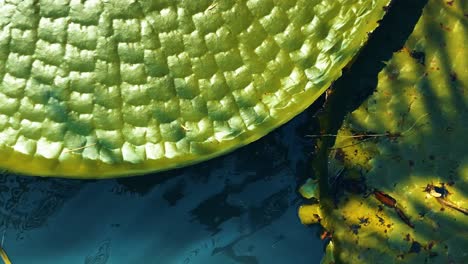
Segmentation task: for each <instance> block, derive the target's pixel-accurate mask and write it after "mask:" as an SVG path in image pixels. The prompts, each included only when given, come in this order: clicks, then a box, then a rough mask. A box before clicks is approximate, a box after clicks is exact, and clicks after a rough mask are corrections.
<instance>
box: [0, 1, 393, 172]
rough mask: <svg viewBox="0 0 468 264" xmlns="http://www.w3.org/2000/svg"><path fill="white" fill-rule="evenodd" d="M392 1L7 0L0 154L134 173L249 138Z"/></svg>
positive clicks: (313, 91)
mask: <svg viewBox="0 0 468 264" xmlns="http://www.w3.org/2000/svg"><path fill="white" fill-rule="evenodd" d="M388 3H389V0H372V1H351V0H342V1H334V0H333V1H332V0H329V1H319V0H307V1H273V0H248V1H245V0H243V1H233V0H215V1H210V0H200V1H191V0H180V1H166V0H156V1H149V0H141V1H136V0H118V1H117V0H115V1H106V0H97V1H68V0H64V1H50V0H41V1H33V0H25V1H8V2H1V3H0V10H1V15H0V155H1V156H2V159H0V167H2V168H4V169H7V170H11V171H14V172H20V173H25V174H33V175H42V176H63V177H76V178H105V177H113V176H122V175H136V174H141V173H145V172H149V171H158V170H164V169H169V168H174V167H181V166H184V165H187V164H191V163H195V162H199V161H202V160H206V159H209V158H211V157H215V156H218V155H220V154H222V153H225V152H228V151H231V150H233V149H235V148H237V147H240V146H242V145H245V144H248V143H250V142H252V141H254V140H256V139H258V138H260V137H261V136H263V135H265V134H267V133H268V132H269V131H271V130H272V129H274V128H276V127H278V126H279V125H281V124H283V123H285V122H286V121H288V120H289V119H291V118H292V117H294V116H295V115H296V114H298V113H300V112H301V111H302V110H304V109H305V108H306V107H307V106H309V105H310V104H311V103H312V102H313V101H314V100H316V99H317V97H318V96H319V95H320V94H322V93H323V92H324V91H325V89H327V87H328V86H329V85H330V84H331V82H332V81H334V80H336V79H337V78H338V77H339V76H340V74H341V69H342V68H343V67H344V66H345V65H346V64H347V63H348V62H349V61H350V60H351V59H352V58H353V56H354V55H355V54H356V52H357V51H358V49H359V48H360V47H361V46H362V45H363V44H364V43H365V41H366V40H367V34H368V33H369V32H371V31H372V30H373V29H374V28H375V27H376V26H377V25H378V22H377V21H378V20H379V19H381V17H382V16H383V15H384V13H385V11H384V10H385V8H384V7H385V5H387V4H388Z"/></svg>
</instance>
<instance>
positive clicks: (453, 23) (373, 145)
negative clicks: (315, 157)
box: [306, 0, 468, 263]
mask: <svg viewBox="0 0 468 264" xmlns="http://www.w3.org/2000/svg"><path fill="white" fill-rule="evenodd" d="M467 10H468V1H437V0H430V1H429V3H428V5H427V6H426V7H425V9H424V11H423V15H422V16H421V18H420V20H419V22H418V23H417V26H416V28H415V29H414V32H413V33H412V34H411V36H410V37H409V39H408V40H407V42H406V44H405V46H404V48H403V49H402V50H401V51H399V52H397V53H395V54H394V56H393V58H392V59H391V60H390V61H389V62H387V65H386V67H385V68H384V70H383V71H382V72H381V73H380V74H379V76H378V77H379V78H378V79H379V81H378V86H377V89H376V91H375V92H374V94H373V95H372V96H371V97H370V98H368V99H367V100H366V101H365V102H364V103H363V104H362V105H361V106H360V107H359V108H358V109H357V110H355V111H354V112H352V113H351V114H349V115H348V116H347V118H346V119H345V122H344V124H343V126H342V128H341V129H340V131H339V134H338V137H337V139H336V142H335V146H334V147H333V149H332V151H331V157H330V161H329V174H330V175H329V177H330V179H329V186H330V189H331V190H333V192H334V194H333V195H336V197H328V198H327V197H321V201H320V202H321V207H320V209H321V210H320V212H318V213H317V212H316V214H318V215H319V218H320V219H321V221H320V224H322V225H323V226H324V227H325V228H326V229H327V230H328V231H329V232H331V233H332V234H333V235H332V242H333V244H332V248H330V249H329V250H327V258H325V259H324V263H335V261H336V262H345V263H395V262H398V263H465V262H466V260H467V255H466V249H467V248H468V231H467V230H468V217H467V214H468V210H467V208H468V192H467V190H468V152H467V150H466V143H465V140H466V137H467V135H468V64H467V58H468V18H467V14H466V12H467ZM340 171H343V173H339V174H338V173H337V172H340ZM322 198H323V200H322ZM306 217H307V216H306ZM308 217H309V218H310V216H308ZM309 222H312V221H309Z"/></svg>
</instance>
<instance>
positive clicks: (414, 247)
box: [408, 241, 421, 253]
mask: <svg viewBox="0 0 468 264" xmlns="http://www.w3.org/2000/svg"><path fill="white" fill-rule="evenodd" d="M420 251H421V244H420V243H419V242H418V241H413V243H412V244H411V248H410V250H409V252H408V253H419V252H420Z"/></svg>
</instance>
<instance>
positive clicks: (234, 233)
mask: <svg viewBox="0 0 468 264" xmlns="http://www.w3.org/2000/svg"><path fill="white" fill-rule="evenodd" d="M317 105H318V104H317ZM315 108H316V107H315ZM315 110H316V109H314V107H312V108H311V109H310V110H308V111H306V112H304V113H303V114H301V115H299V116H297V117H296V118H295V119H294V120H292V121H291V122H289V123H287V124H286V125H284V126H283V127H281V128H279V129H277V130H275V131H274V132H272V133H270V134H269V135H267V136H266V137H264V138H263V139H261V140H259V141H257V142H255V143H253V144H250V145H248V146H246V147H244V148H240V149H238V150H236V151H234V152H232V153H230V154H228V155H225V156H222V157H219V158H216V159H213V160H211V161H208V162H204V163H200V164H198V165H194V166H190V167H187V168H183V169H178V170H172V171H167V172H161V173H154V174H151V175H145V176H139V177H133V178H124V179H118V180H99V181H81V180H65V179H49V178H38V177H25V176H17V175H8V174H4V175H2V176H0V217H1V220H0V236H2V237H3V246H4V248H5V249H6V251H7V253H8V254H9V256H10V258H11V260H12V262H13V263H14V264H18V263H19V264H21V263H37V264H42V263H44V264H45V263H47V264H51V263H57V264H62V263H63V264H65V263H66V264H73V263H85V264H104V263H106V264H111V263H112V264H114V263H115V264H119V263H126V264H128V263H163V264H166V263H167V264H172V263H174V264H178V263H186V264H188V263H204V264H209V263H246V264H250V263H252V264H255V263H297V264H301V263H308V264H310V263H319V262H320V259H321V257H322V255H323V250H324V244H323V242H322V241H321V240H320V238H319V232H320V230H319V228H318V227H307V226H304V225H302V224H301V223H300V220H299V218H298V217H297V209H298V207H299V205H300V204H301V203H302V202H303V201H302V199H301V198H300V196H299V194H298V193H297V188H298V185H299V184H301V183H303V182H304V181H305V179H306V178H307V177H309V176H311V175H310V173H311V169H310V168H309V166H308V164H310V162H309V159H310V158H311V156H312V151H313V142H312V140H310V139H308V138H306V137H305V135H306V134H307V133H308V131H309V130H311V129H312V128H311V124H312V123H311V122H310V120H311V119H312V115H313V114H314V112H315Z"/></svg>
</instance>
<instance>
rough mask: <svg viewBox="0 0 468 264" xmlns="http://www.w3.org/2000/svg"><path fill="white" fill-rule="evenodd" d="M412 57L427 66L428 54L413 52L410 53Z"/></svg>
mask: <svg viewBox="0 0 468 264" xmlns="http://www.w3.org/2000/svg"><path fill="white" fill-rule="evenodd" d="M410 56H411V57H412V58H413V59H415V60H416V61H417V62H418V63H419V64H421V65H425V63H426V54H425V53H424V52H422V51H417V50H413V51H411V53H410Z"/></svg>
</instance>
